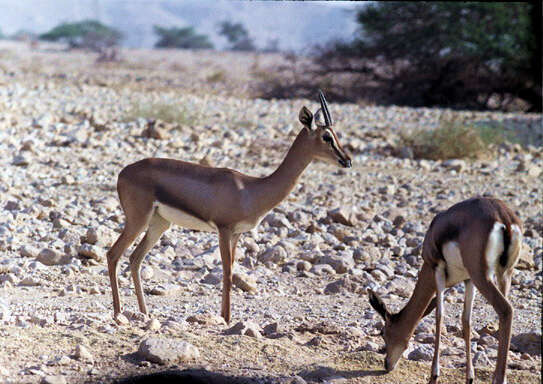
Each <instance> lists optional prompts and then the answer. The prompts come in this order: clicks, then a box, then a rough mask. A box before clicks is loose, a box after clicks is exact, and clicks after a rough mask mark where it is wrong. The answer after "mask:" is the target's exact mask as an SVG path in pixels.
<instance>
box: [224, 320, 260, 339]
mask: <svg viewBox="0 0 543 384" xmlns="http://www.w3.org/2000/svg"><path fill="white" fill-rule="evenodd" d="M224 334H225V335H246V336H251V337H254V338H257V339H259V338H261V337H262V334H261V333H260V327H259V326H258V325H257V324H255V323H253V322H251V321H239V322H237V323H236V324H235V325H234V326H233V327H231V328H228V329H227V330H226V331H224Z"/></svg>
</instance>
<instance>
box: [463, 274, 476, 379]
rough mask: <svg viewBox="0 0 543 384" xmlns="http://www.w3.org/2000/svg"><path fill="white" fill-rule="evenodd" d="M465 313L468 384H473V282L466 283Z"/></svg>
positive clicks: (464, 331) (464, 327)
mask: <svg viewBox="0 0 543 384" xmlns="http://www.w3.org/2000/svg"><path fill="white" fill-rule="evenodd" d="M464 286H465V292H464V312H462V330H463V334H464V335H463V336H464V341H465V343H466V384H473V382H474V380H475V374H474V372H473V362H472V360H471V310H472V308H473V299H474V297H475V288H474V286H473V282H472V281H471V280H466V281H464Z"/></svg>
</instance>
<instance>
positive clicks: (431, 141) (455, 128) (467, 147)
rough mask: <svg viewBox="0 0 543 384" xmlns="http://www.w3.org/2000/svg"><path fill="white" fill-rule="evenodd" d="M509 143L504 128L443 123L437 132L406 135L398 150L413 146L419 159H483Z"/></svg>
mask: <svg viewBox="0 0 543 384" xmlns="http://www.w3.org/2000/svg"><path fill="white" fill-rule="evenodd" d="M505 140H506V134H505V131H504V129H503V127H501V126H495V125H494V126H491V125H487V124H484V125H483V124H475V123H465V122H458V121H455V120H442V121H441V122H440V124H439V126H438V127H437V128H436V129H433V130H427V129H415V130H412V131H410V132H408V133H404V134H402V135H401V138H400V142H399V143H398V147H410V148H411V149H412V151H413V155H414V157H415V158H416V159H431V160H446V159H460V158H481V157H484V156H485V155H487V154H489V153H490V152H491V151H492V148H494V147H495V146H496V145H498V144H501V143H503V142H504V141H505Z"/></svg>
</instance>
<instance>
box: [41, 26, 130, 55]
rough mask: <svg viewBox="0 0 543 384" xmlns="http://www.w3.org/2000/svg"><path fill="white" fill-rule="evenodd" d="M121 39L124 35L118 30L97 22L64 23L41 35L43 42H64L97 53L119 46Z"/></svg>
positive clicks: (71, 46) (72, 46)
mask: <svg viewBox="0 0 543 384" xmlns="http://www.w3.org/2000/svg"><path fill="white" fill-rule="evenodd" d="M121 38H122V34H121V33H120V32H119V31H118V30H116V29H115V28H112V27H109V26H107V25H104V24H102V23H100V22H99V21H96V20H84V21H79V22H75V23H62V24H59V25H57V26H56V27H54V28H53V29H51V30H50V31H49V32H47V33H44V34H42V35H40V39H43V40H48V41H63V42H66V43H67V44H68V45H69V46H70V48H84V49H91V50H93V51H96V52H103V51H104V50H106V49H108V48H111V47H113V46H115V45H117V44H118V43H119V41H120V40H121Z"/></svg>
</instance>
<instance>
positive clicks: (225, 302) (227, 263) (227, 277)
mask: <svg viewBox="0 0 543 384" xmlns="http://www.w3.org/2000/svg"><path fill="white" fill-rule="evenodd" d="M234 236H235V235H233V234H232V231H231V230H230V229H229V228H219V249H220V251H221V260H222V306H221V316H222V317H223V318H224V320H226V322H227V323H230V291H231V290H232V267H233V263H234V261H233V252H232V245H233V246H234V247H235V244H232V243H233V241H232V240H233V238H234ZM236 240H237V238H236Z"/></svg>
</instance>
